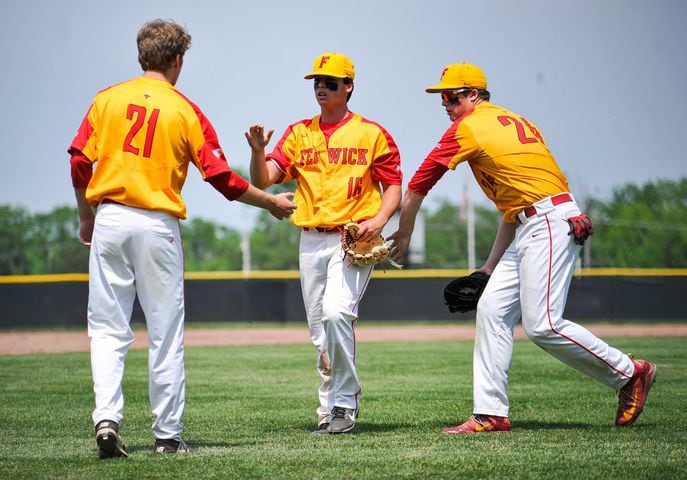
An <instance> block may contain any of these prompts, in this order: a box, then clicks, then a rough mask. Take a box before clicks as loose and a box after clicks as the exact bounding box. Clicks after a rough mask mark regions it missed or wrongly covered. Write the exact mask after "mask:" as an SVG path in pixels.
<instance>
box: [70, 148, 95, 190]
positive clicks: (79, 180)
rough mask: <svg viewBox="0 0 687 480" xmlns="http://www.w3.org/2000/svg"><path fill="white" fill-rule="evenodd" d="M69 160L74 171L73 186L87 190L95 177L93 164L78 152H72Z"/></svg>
mask: <svg viewBox="0 0 687 480" xmlns="http://www.w3.org/2000/svg"><path fill="white" fill-rule="evenodd" d="M71 154H72V156H71V159H70V160H69V163H70V164H71V170H72V186H73V187H74V188H87V187H88V182H90V181H91V177H92V176H93V164H92V163H91V161H90V160H89V159H88V158H86V156H85V155H84V154H83V153H81V152H80V151H78V150H72V152H71Z"/></svg>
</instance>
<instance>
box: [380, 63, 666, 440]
mask: <svg viewBox="0 0 687 480" xmlns="http://www.w3.org/2000/svg"><path fill="white" fill-rule="evenodd" d="M426 91H427V92H428V93H441V100H442V106H443V107H444V108H445V109H446V113H447V114H448V116H449V118H450V119H451V126H450V127H449V129H448V130H447V131H446V132H445V133H444V135H443V136H442V137H441V140H440V141H439V143H438V145H437V146H436V147H435V148H434V149H433V150H432V151H431V152H430V154H429V155H428V156H427V158H426V159H425V160H424V162H423V163H422V165H421V166H420V167H419V168H418V170H417V172H416V173H415V174H414V176H413V178H412V179H411V180H410V183H409V184H408V191H407V192H406V195H405V197H404V199H403V204H402V210H401V218H400V222H399V229H398V231H397V232H395V233H394V234H392V235H391V236H390V237H389V238H390V239H391V240H392V241H393V245H392V255H393V256H394V257H400V256H401V255H403V253H404V252H405V251H406V250H407V248H408V243H409V241H410V236H411V234H412V231H413V224H414V220H415V216H416V214H417V211H418V209H419V208H420V205H421V203H422V201H423V199H424V197H425V196H426V195H427V193H428V192H429V190H430V189H431V188H432V187H433V186H434V184H435V183H436V182H437V181H439V179H440V178H441V177H442V176H443V175H444V174H445V173H446V172H447V171H448V170H454V169H455V168H456V167H457V166H458V165H459V164H461V163H464V162H467V163H468V165H469V166H470V168H471V169H472V172H473V175H474V176H475V179H476V180H477V182H478V183H479V184H480V186H481V187H482V190H483V191H484V193H485V194H486V195H487V197H489V199H490V200H492V201H493V202H494V204H495V205H496V207H497V208H498V209H499V210H500V211H501V212H502V213H503V220H502V222H501V226H500V227H499V230H498V232H497V235H496V239H495V240H494V245H493V247H492V250H491V253H490V255H489V257H488V258H487V260H486V262H485V264H484V266H483V267H482V268H481V269H480V270H481V271H483V272H484V273H486V274H488V275H491V277H490V278H489V281H488V283H487V285H486V287H485V289H484V292H483V294H482V296H481V297H480V300H479V303H478V305H477V317H476V323H477V325H476V326H477V328H476V336H475V349H474V358H473V382H474V393H473V396H474V409H473V416H472V417H471V418H469V419H468V420H467V421H466V422H464V423H463V424H461V425H459V426H457V427H451V428H446V429H444V432H445V433H449V434H464V433H475V432H488V431H508V430H510V428H511V424H510V419H509V417H508V411H509V404H508V370H509V367H510V362H511V357H512V353H513V329H514V327H515V324H516V322H517V321H518V320H520V319H522V326H523V329H524V331H525V333H526V334H527V336H528V337H529V339H530V340H532V341H533V342H534V343H535V344H537V345H538V346H539V347H541V348H542V349H543V350H545V351H546V352H548V353H549V354H551V355H553V356H554V357H555V358H557V359H558V360H560V361H561V362H563V363H565V364H567V365H569V366H571V367H573V368H575V369H577V370H579V371H580V372H582V373H585V374H587V375H589V376H590V377H592V378H595V379H596V380H598V381H600V382H601V383H603V384H604V385H607V386H609V387H611V388H613V389H615V390H619V393H620V398H619V404H618V409H617V412H616V419H615V422H616V424H617V425H619V426H624V425H630V424H631V423H633V422H634V421H635V420H636V419H637V417H638V416H639V414H640V413H641V411H642V409H643V407H644V402H645V400H646V397H647V394H648V392H649V389H650V387H651V385H652V383H653V381H654V377H655V374H656V366H655V365H654V364H653V363H650V362H647V361H645V360H633V359H631V358H630V357H629V356H628V355H626V354H624V353H623V352H621V351H620V350H617V349H615V348H613V347H611V346H610V345H608V344H607V343H606V342H604V341H603V340H601V339H599V338H597V337H596V336H595V335H594V334H592V333H591V332H590V331H588V330H587V329H586V328H584V327H582V326H580V325H578V324H576V323H574V322H571V321H569V320H566V319H565V318H563V311H564V309H565V304H566V299H567V295H568V288H569V287H570V281H571V279H572V274H573V270H574V268H575V262H576V259H577V257H578V254H579V250H580V245H581V244H583V243H584V241H585V240H587V238H588V237H589V235H591V234H592V225H591V220H590V219H589V217H587V216H586V215H585V214H583V213H581V212H580V209H579V207H578V205H577V203H576V202H575V198H574V197H573V195H572V194H571V193H570V192H569V188H568V182H567V180H566V178H565V176H564V175H563V173H562V172H561V170H560V169H559V167H558V165H557V164H556V161H555V159H554V157H553V156H552V155H551V152H550V151H549V149H548V147H547V146H546V143H545V142H544V138H543V137H542V135H541V133H540V132H539V130H538V129H537V127H536V126H535V125H533V124H532V123H530V122H529V121H527V120H526V119H525V118H523V117H521V116H520V115H517V114H516V113H513V112H510V111H508V110H506V109H504V108H502V107H500V106H497V105H494V104H491V103H490V102H489V98H490V94H489V91H488V90H487V79H486V76H485V75H484V73H483V72H482V70H481V69H480V68H478V67H476V66H474V65H470V64H467V63H462V64H453V65H449V66H448V67H446V68H445V69H444V71H443V73H442V75H441V80H440V82H439V83H438V84H436V85H433V86H431V87H428V88H427V89H426ZM563 408H564V407H563Z"/></svg>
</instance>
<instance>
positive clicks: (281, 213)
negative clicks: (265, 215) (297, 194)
mask: <svg viewBox="0 0 687 480" xmlns="http://www.w3.org/2000/svg"><path fill="white" fill-rule="evenodd" d="M292 199H293V192H284V193H278V194H276V195H272V205H271V206H270V207H269V209H268V210H269V212H270V213H271V214H272V216H273V217H274V218H276V219H277V220H281V219H283V218H288V217H290V216H291V214H292V213H293V211H294V210H296V204H295V203H293V202H292V201H291V200H292Z"/></svg>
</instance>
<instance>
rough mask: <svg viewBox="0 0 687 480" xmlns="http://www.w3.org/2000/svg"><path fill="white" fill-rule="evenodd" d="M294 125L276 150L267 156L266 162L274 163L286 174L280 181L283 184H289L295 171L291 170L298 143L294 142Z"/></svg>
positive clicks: (282, 137)
mask: <svg viewBox="0 0 687 480" xmlns="http://www.w3.org/2000/svg"><path fill="white" fill-rule="evenodd" d="M294 135H295V134H294V125H289V127H288V128H287V129H286V131H285V132H284V134H283V135H282V136H281V138H280V139H279V142H277V145H276V146H275V147H274V150H272V152H270V153H269V154H267V155H265V161H266V162H268V161H273V162H274V163H275V164H276V165H277V167H278V168H279V170H281V171H282V172H283V173H284V177H283V178H282V179H281V180H280V182H281V183H283V182H287V181H289V180H291V179H292V178H293V170H292V169H291V159H292V158H296V148H295V146H296V143H295V140H294Z"/></svg>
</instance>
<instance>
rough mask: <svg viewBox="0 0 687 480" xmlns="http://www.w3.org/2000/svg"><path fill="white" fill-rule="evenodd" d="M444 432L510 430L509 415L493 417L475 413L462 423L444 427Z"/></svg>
mask: <svg viewBox="0 0 687 480" xmlns="http://www.w3.org/2000/svg"><path fill="white" fill-rule="evenodd" d="M442 431H443V432H444V433H451V434H454V433H480V432H510V420H509V419H508V417H492V416H489V415H473V416H472V417H470V418H469V419H468V420H467V421H466V422H465V423H463V424H462V425H458V426H457V427H450V428H444V430H442Z"/></svg>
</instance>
